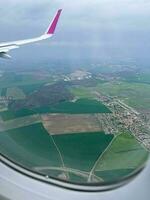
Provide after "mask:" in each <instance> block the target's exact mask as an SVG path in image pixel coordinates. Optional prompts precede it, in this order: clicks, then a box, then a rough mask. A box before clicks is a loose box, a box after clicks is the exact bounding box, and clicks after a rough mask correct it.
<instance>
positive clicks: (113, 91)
mask: <svg viewBox="0 0 150 200" xmlns="http://www.w3.org/2000/svg"><path fill="white" fill-rule="evenodd" d="M96 90H97V91H101V92H103V93H104V94H106V95H110V96H116V97H118V98H119V99H121V100H123V101H124V102H125V103H126V104H128V105H129V106H132V107H134V108H136V109H137V110H140V109H150V103H149V102H150V92H149V91H150V84H145V83H132V84H131V83H128V82H109V83H104V84H100V85H98V86H97V87H96Z"/></svg>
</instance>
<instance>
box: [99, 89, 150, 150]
mask: <svg viewBox="0 0 150 200" xmlns="http://www.w3.org/2000/svg"><path fill="white" fill-rule="evenodd" d="M96 95H97V97H98V99H99V100H100V101H101V102H103V103H104V104H105V105H106V106H107V107H108V108H109V109H110V111H111V112H112V114H110V115H108V114H107V115H106V114H105V116H102V117H101V118H100V120H101V121H104V130H105V131H106V133H111V134H112V133H115V134H116V133H118V132H120V131H123V130H127V131H130V133H131V134H132V135H134V136H135V137H136V139H137V140H138V141H139V142H140V143H141V144H142V145H143V146H144V147H145V148H146V149H147V150H150V129H149V127H148V126H147V124H146V123H145V121H144V120H143V118H141V115H140V113H138V112H137V111H136V110H134V109H133V108H132V107H129V106H128V105H126V104H125V103H124V102H122V101H120V100H119V99H117V98H113V97H109V96H106V95H103V94H101V93H98V92H96ZM105 126H106V127H105ZM108 131H109V132H108Z"/></svg>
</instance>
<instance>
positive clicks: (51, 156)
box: [0, 123, 62, 169]
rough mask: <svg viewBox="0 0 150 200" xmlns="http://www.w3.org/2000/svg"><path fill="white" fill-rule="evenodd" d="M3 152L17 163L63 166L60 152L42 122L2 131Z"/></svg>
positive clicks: (30, 167)
mask: <svg viewBox="0 0 150 200" xmlns="http://www.w3.org/2000/svg"><path fill="white" fill-rule="evenodd" d="M0 150H1V153H2V154H3V155H5V156H7V157H8V158H10V159H11V160H13V161H14V162H15V163H18V164H21V165H23V166H24V167H27V168H29V169H32V168H33V167H34V166H61V165H62V164H61V160H60V157H59V154H58V152H57V150H56V148H55V145H54V144H53V141H52V139H51V137H50V136H49V135H48V134H47V131H46V130H45V129H44V128H43V126H42V124H40V123H39V124H34V125H30V126H26V127H22V128H17V129H12V130H9V131H5V132H1V133H0Z"/></svg>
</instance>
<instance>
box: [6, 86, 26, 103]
mask: <svg viewBox="0 0 150 200" xmlns="http://www.w3.org/2000/svg"><path fill="white" fill-rule="evenodd" d="M6 96H7V97H12V98H13V100H19V99H25V97H26V96H25V94H24V93H23V91H22V90H21V89H20V88H18V87H10V88H7V93H6Z"/></svg>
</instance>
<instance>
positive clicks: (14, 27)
mask: <svg viewBox="0 0 150 200" xmlns="http://www.w3.org/2000/svg"><path fill="white" fill-rule="evenodd" d="M6 2H8V1H6ZM6 2H3V3H0V4H2V5H3V9H2V10H3V11H5V10H6V12H2V13H0V16H1V15H2V17H0V26H1V34H0V40H1V43H0V153H1V156H2V158H1V159H2V160H3V162H4V163H5V162H6V163H7V164H8V162H9V166H11V165H12V166H13V168H17V170H18V171H20V172H23V173H24V174H28V173H30V176H31V174H32V175H33V176H34V175H38V179H39V180H40V177H41V179H42V180H45V181H49V182H55V181H56V182H55V184H59V185H61V184H62V186H64V184H65V183H67V184H68V185H67V187H71V185H75V186H74V187H76V186H81V187H82V186H85V187H86V186H91V187H96V186H98V187H99V186H110V187H111V186H112V185H113V184H114V185H115V184H116V183H118V184H122V183H123V182H126V181H128V180H130V179H131V178H134V177H135V176H136V175H137V174H138V173H139V172H141V171H142V169H143V168H144V167H145V164H146V161H147V160H148V157H149V151H150V65H149V63H150V58H149V51H150V47H149V45H147V44H148V43H149V40H150V36H149V30H150V24H149V23H148V21H147V18H149V17H150V16H149V15H150V14H149V13H150V12H149V11H148V9H147V6H145V3H144V2H143V1H138V2H137V3H136V5H135V4H132V3H131V4H130V3H129V2H128V1H121V2H118V1H117V0H108V1H103V0H102V1H99V0H96V1H93V2H92V1H89V0H88V1H87V0H83V2H82V3H81V2H80V1H79V0H77V1H75V2H70V1H65V0H58V1H57V3H56V2H55V1H52V2H49V1H38V2H37V3H35V2H32V1H27V2H25V1H24V3H22V2H18V1H14V2H12V3H11V4H9V5H7V6H6ZM112 2H113V4H112ZM131 2H132V0H131ZM39 8H40V9H39ZM8 9H10V10H11V12H7V10H8ZM42 9H43V10H42ZM17 10H19V11H20V12H17ZM55 12H56V14H55ZM8 13H9V14H8ZM5 15H6V16H5ZM53 16H54V17H53ZM145 16H149V17H145ZM16 19H17V23H16ZM139 19H140V20H139ZM48 24H49V25H48ZM47 27H48V28H47ZM10 33H11V34H10ZM28 38H29V39H28ZM30 38H31V39H30ZM8 41H9V42H8ZM11 41H13V42H11ZM143 43H144V44H145V45H143ZM69 184H70V185H69Z"/></svg>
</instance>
